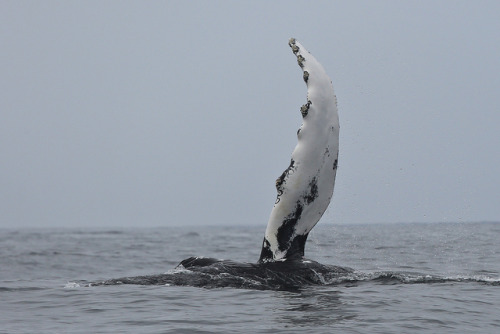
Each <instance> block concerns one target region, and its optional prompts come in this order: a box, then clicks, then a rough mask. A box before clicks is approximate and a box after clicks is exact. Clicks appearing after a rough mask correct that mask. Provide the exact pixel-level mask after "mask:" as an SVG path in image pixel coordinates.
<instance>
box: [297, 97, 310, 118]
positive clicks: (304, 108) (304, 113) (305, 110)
mask: <svg viewBox="0 0 500 334" xmlns="http://www.w3.org/2000/svg"><path fill="white" fill-rule="evenodd" d="M311 103H312V102H311V101H310V100H308V101H307V103H306V104H304V105H303V106H302V107H300V113H301V114H302V117H306V116H307V113H308V112H309V107H310V106H311Z"/></svg>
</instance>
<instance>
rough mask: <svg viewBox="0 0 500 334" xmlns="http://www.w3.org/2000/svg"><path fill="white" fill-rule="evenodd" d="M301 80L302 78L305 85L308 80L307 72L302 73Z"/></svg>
mask: <svg viewBox="0 0 500 334" xmlns="http://www.w3.org/2000/svg"><path fill="white" fill-rule="evenodd" d="M302 78H303V79H304V81H305V82H306V83H307V80H309V72H307V71H304V75H303V76H302Z"/></svg>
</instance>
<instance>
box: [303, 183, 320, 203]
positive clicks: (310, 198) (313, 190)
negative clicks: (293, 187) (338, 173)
mask: <svg viewBox="0 0 500 334" xmlns="http://www.w3.org/2000/svg"><path fill="white" fill-rule="evenodd" d="M318 196H319V193H318V180H317V178H316V177H314V178H313V179H312V180H311V182H310V183H309V193H308V194H307V195H305V196H304V202H305V203H306V204H311V203H312V202H314V200H315V199H316V198H318Z"/></svg>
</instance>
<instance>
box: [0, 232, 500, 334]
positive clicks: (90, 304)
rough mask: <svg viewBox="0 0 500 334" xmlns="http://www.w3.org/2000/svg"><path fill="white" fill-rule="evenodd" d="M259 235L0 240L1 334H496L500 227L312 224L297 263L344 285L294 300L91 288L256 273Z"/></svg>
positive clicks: (243, 292)
mask: <svg viewBox="0 0 500 334" xmlns="http://www.w3.org/2000/svg"><path fill="white" fill-rule="evenodd" d="M264 229H265V226H244V227H242V226H210V227H192V226H191V227H190V226H184V227H165V228H99V229H95V228H81V229H69V228H68V229H18V230H14V229H1V230H0V255H1V256H0V333H9V334H10V333H301V334H305V333H500V242H499V240H500V223H434V224H424V223H418V224H417V223H415V224H366V225H331V224H324V223H323V224H322V223H320V224H319V225H318V226H316V227H315V228H314V229H313V231H312V232H311V234H310V236H309V239H308V242H307V244H306V257H307V258H310V259H313V260H315V261H318V262H320V263H323V264H331V265H339V266H346V267H350V268H353V269H354V270H355V273H354V274H352V275H351V276H348V277H345V278H344V279H341V280H334V281H328V280H325V281H324V282H323V284H315V285H304V286H302V287H300V288H299V289H295V290H286V289H285V290H276V289H272V288H269V289H254V288H252V287H251V286H250V287H247V288H241V287H239V288H238V287H231V286H227V287H214V286H207V287H199V286H197V287H194V286H184V285H177V284H175V280H174V281H173V282H174V283H169V284H162V285H134V284H118V283H117V284H107V285H100V284H98V283H99V282H105V281H109V280H112V279H118V278H122V277H135V276H144V275H157V274H163V273H167V274H169V275H174V276H175V275H177V271H176V269H174V268H175V267H176V266H177V264H178V263H179V262H180V261H181V260H183V259H185V258H188V257H190V256H200V255H202V256H210V257H216V258H222V259H233V260H236V261H243V262H256V261H257V259H258V257H259V254H260V246H261V242H262V238H263V234H264ZM214 279H217V278H214ZM220 279H224V278H223V277H220Z"/></svg>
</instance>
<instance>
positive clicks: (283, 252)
mask: <svg viewBox="0 0 500 334" xmlns="http://www.w3.org/2000/svg"><path fill="white" fill-rule="evenodd" d="M289 45H290V47H291V48H292V51H293V52H294V53H295V55H296V56H297V61H298V63H299V65H300V67H301V68H302V70H303V77H304V81H305V82H306V84H307V103H306V104H304V105H303V106H302V108H301V112H302V116H303V124H302V126H301V127H300V129H299V131H298V132H297V137H298V143H297V146H296V147H295V149H294V151H293V153H292V159H291V163H290V166H289V168H288V169H287V170H285V172H283V174H282V175H281V176H280V177H279V178H278V179H277V180H276V189H277V191H278V196H277V198H276V203H275V205H274V207H273V210H272V212H271V216H270V217H269V222H268V224H267V229H266V234H265V238H264V246H263V247H264V248H265V247H267V252H268V254H270V253H272V258H270V256H268V257H267V258H264V259H263V258H261V260H263V261H269V260H271V261H272V260H274V261H279V260H284V259H286V258H288V257H289V256H296V254H291V252H295V251H296V250H294V249H292V248H294V247H296V245H294V239H296V238H297V237H299V238H300V237H303V238H304V241H303V244H304V243H305V239H306V238H307V234H308V233H309V232H310V231H311V229H312V228H313V227H314V226H315V225H316V223H317V222H318V221H319V219H320V218H321V216H322V215H323V213H324V212H325V210H326V209H327V207H328V205H329V203H330V200H331V198H332V195H333V187H334V183H335V174H336V171H337V158H338V152H339V120H338V112H337V99H336V97H335V93H334V91H333V86H332V82H331V80H330V78H329V77H328V76H327V74H326V72H325V70H324V69H323V66H321V64H320V63H319V62H318V61H317V60H316V59H315V58H314V57H313V56H312V55H311V54H310V53H309V52H308V51H307V50H306V49H305V48H304V47H303V46H302V45H301V44H300V43H299V42H297V41H295V39H290V42H289ZM303 244H302V253H303ZM264 248H263V253H264ZM269 251H270V252H269ZM302 255H303V254H302Z"/></svg>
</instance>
